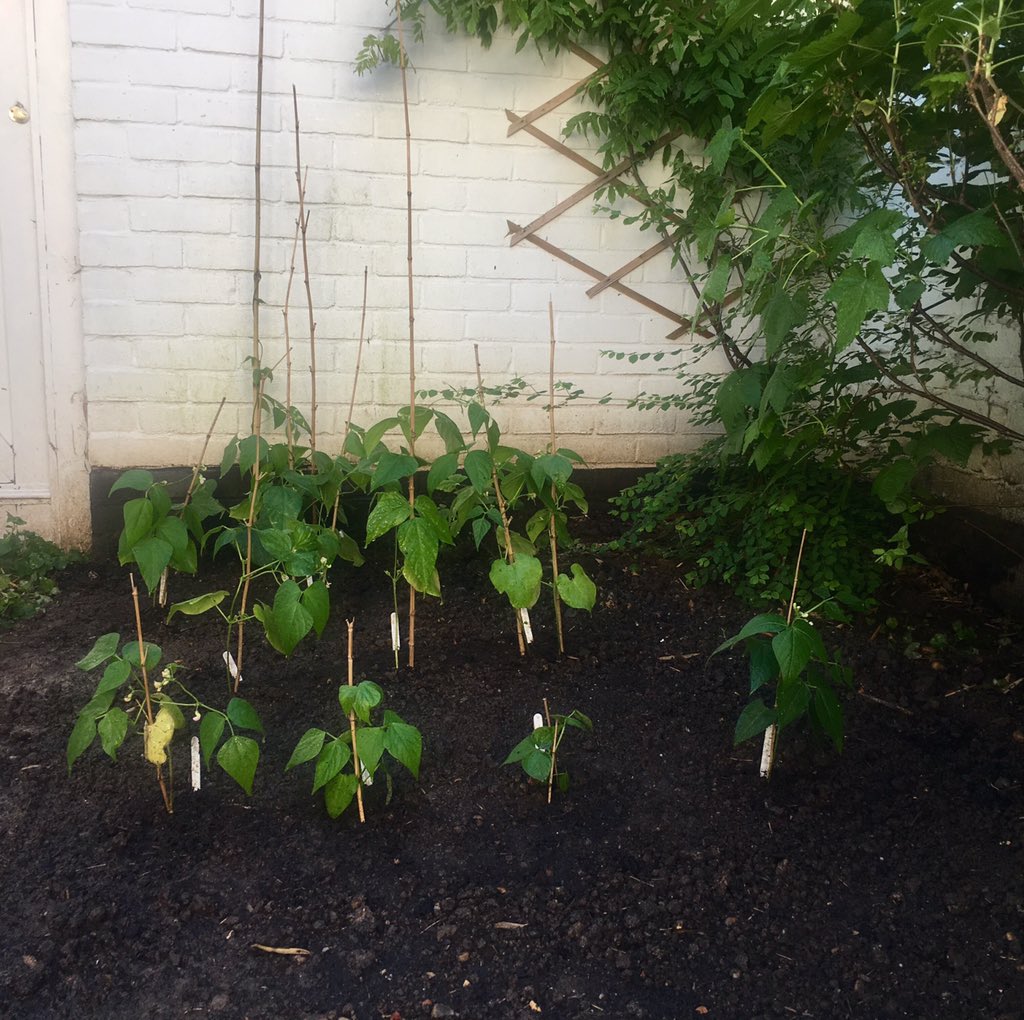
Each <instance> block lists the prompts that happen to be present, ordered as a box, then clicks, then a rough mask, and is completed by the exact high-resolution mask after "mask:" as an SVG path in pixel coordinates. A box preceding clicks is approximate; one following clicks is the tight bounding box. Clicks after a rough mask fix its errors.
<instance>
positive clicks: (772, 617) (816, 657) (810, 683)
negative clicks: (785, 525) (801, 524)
mask: <svg viewBox="0 0 1024 1020" xmlns="http://www.w3.org/2000/svg"><path fill="white" fill-rule="evenodd" d="M806 541H807V531H806V529H805V530H804V532H803V534H802V535H801V538H800V549H799V552H798V553H797V560H796V568H795V570H794V572H793V588H792V591H791V592H790V598H789V608H788V610H787V612H786V615H785V616H782V615H781V614H780V613H758V614H757V615H756V616H754V617H753V618H751V619H750V620H748V621H747V622H746V623H745V624H744V625H743V626H742V627H741V628H740V630H739V631H738V632H737V633H735V634H733V635H732V637H730V638H727V639H726V640H725V641H723V642H722V643H721V644H720V645H719V646H718V647H717V648H716V649H715V650H714V652H713V653H712V654H713V655H718V654H719V653H720V652H725V651H728V650H729V649H731V648H735V647H736V645H738V644H742V645H743V646H744V648H745V649H746V652H747V656H748V659H749V664H750V694H751V698H750V700H749V701H748V702H747V704H746V706H745V707H744V709H743V711H742V712H741V713H740V715H739V718H738V719H737V720H736V729H735V732H734V733H733V744H734V745H738V744H742V743H743V742H744V741H746V740H753V739H754V738H755V737H759V736H760V737H763V741H764V742H763V746H762V751H761V762H760V774H761V777H762V778H763V779H769V778H771V774H772V769H773V767H774V765H775V755H776V749H777V743H778V737H779V734H780V733H781V732H782V730H783V729H784V728H785V727H786V726H788V725H789V724H790V723H792V722H795V721H796V720H797V719H801V718H803V717H805V716H806V717H807V718H808V719H809V721H810V723H811V724H812V726H814V727H815V728H816V729H817V730H819V731H820V732H821V733H822V734H823V735H824V736H826V737H828V739H829V740H831V741H832V743H833V744H834V745H835V749H836V751H838V752H840V753H841V752H842V750H843V735H844V732H843V708H842V705H841V704H840V702H839V697H838V693H837V692H838V691H839V689H840V688H844V687H845V688H849V687H851V686H852V684H853V674H852V673H851V671H850V670H849V669H848V668H847V667H846V666H844V665H843V664H842V662H841V661H840V658H839V656H838V655H837V654H835V653H833V654H830V653H829V651H828V649H826V647H825V643H824V641H823V640H822V637H821V635H820V634H819V633H818V631H817V630H816V629H815V627H814V624H813V623H812V622H811V619H810V617H811V616H812V614H813V613H814V612H815V610H816V609H818V606H814V607H812V608H811V609H809V610H803V609H801V608H800V607H799V606H797V604H796V595H797V586H798V583H799V579H800V566H801V563H802V562H803V554H804V548H805V546H806ZM770 686H774V688H775V695H774V697H773V699H772V701H771V703H770V705H769V704H765V701H764V698H763V697H762V696H761V695H759V694H758V692H760V691H761V690H762V688H764V689H765V690H767V689H768V688H769V687H770ZM754 695H757V696H756V697H755V696H754Z"/></svg>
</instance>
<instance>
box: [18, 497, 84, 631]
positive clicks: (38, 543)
mask: <svg viewBox="0 0 1024 1020" xmlns="http://www.w3.org/2000/svg"><path fill="white" fill-rule="evenodd" d="M24 525H25V522H24V521H23V520H22V519H21V518H20V517H15V516H14V515H13V514H10V513H8V514H7V526H6V527H5V529H4V534H3V538H0V625H3V624H7V623H10V622H11V621H13V620H23V619H25V618H27V617H29V616H35V614H36V613H38V612H39V610H40V609H42V608H43V607H44V606H46V605H48V604H49V603H50V601H51V600H52V599H53V596H54V595H56V594H57V583H56V581H54V580H53V577H52V576H51V575H52V574H54V573H56V572H57V571H59V570H63V569H64V568H65V567H66V566H67V565H68V564H69V563H71V562H73V561H74V560H75V559H77V558H78V557H77V556H76V555H75V554H74V553H66V552H64V551H63V550H62V549H60V548H58V547H57V546H55V545H54V544H53V543H52V542H48V541H47V540H46V539H45V538H41V537H40V536H39V535H37V534H36V533H35V532H33V531H21V530H19V529H20V528H23V527H24Z"/></svg>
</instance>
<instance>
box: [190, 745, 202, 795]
mask: <svg viewBox="0 0 1024 1020" xmlns="http://www.w3.org/2000/svg"><path fill="white" fill-rule="evenodd" d="M201 762H202V758H201V757H200V754H199V738H198V737H193V738H192V790H193V791H194V792H198V791H199V789H200V788H201V787H202V785H203V777H202V774H201V773H200V763H201Z"/></svg>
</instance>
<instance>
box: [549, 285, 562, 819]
mask: <svg viewBox="0 0 1024 1020" xmlns="http://www.w3.org/2000/svg"><path fill="white" fill-rule="evenodd" d="M548 331H549V333H550V335H551V356H550V357H549V358H548V394H549V396H548V400H549V401H550V402H549V404H548V421H549V423H550V425H551V453H552V454H554V453H555V306H554V304H553V303H552V302H551V300H550V299H549V300H548ZM557 497H558V490H557V489H556V487H555V483H554V482H552V483H551V502H552V504H554V503H555V501H556V499H557ZM548 535H549V537H550V539H551V597H552V599H553V600H554V603H555V629H556V630H557V631H558V654H559V655H564V654H565V639H564V636H563V633H562V600H561V598H559V596H558V526H557V524H556V523H555V511H554V509H552V511H551V521H550V522H549V524H548ZM550 792H551V791H550V789H549V790H548V794H549V797H548V799H549V800H550Z"/></svg>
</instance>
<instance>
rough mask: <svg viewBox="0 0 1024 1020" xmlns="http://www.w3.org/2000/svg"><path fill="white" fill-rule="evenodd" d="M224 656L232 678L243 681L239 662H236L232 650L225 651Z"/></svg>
mask: <svg viewBox="0 0 1024 1020" xmlns="http://www.w3.org/2000/svg"><path fill="white" fill-rule="evenodd" d="M222 658H223V659H224V664H225V665H226V666H227V667H228V672H229V673H230V674H231V679H232V680H237V681H238V682H239V683H241V682H242V678H241V677H240V676H239V675H238V663H237V662H235V657H234V656H233V655H232V654H231V653H230V652H225V653H224V654H223V656H222Z"/></svg>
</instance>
